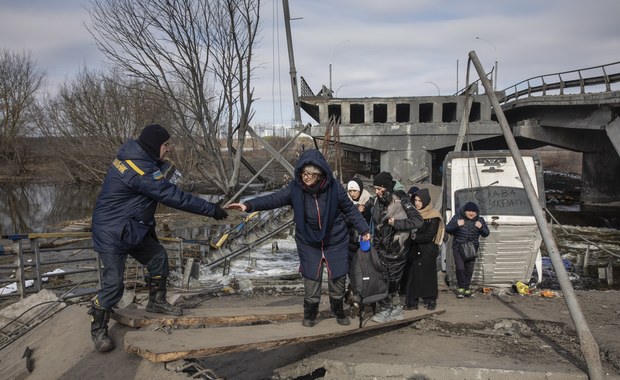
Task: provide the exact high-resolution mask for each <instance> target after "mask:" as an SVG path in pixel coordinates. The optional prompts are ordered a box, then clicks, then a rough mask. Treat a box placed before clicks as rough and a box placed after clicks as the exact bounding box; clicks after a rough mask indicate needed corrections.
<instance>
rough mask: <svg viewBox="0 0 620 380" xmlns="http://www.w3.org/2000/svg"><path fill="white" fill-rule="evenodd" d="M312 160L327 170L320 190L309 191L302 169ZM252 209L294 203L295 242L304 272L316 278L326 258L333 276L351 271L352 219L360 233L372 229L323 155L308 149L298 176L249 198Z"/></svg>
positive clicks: (301, 158) (267, 208) (337, 276)
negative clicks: (262, 194) (265, 192)
mask: <svg viewBox="0 0 620 380" xmlns="http://www.w3.org/2000/svg"><path fill="white" fill-rule="evenodd" d="M307 164H312V165H315V166H318V167H320V168H321V169H322V170H323V173H325V179H324V183H323V184H322V186H321V188H320V190H319V191H318V193H316V194H311V193H310V192H307V191H305V189H304V186H303V182H302V181H301V176H300V174H301V169H302V168H303V167H304V166H305V165H307ZM245 203H246V204H247V205H248V206H249V207H250V210H253V211H259V210H270V209H274V208H278V207H282V206H286V205H291V206H292V208H293V213H294V220H295V242H296V244H297V251H298V254H299V261H300V271H301V274H302V276H304V277H306V278H309V279H312V280H316V279H318V277H319V274H320V271H321V270H322V265H321V263H322V262H323V261H324V262H325V264H326V266H327V270H328V274H329V277H330V278H334V279H335V278H339V277H342V276H344V275H346V274H347V272H348V270H349V265H348V242H349V232H348V229H347V223H346V221H347V220H348V221H350V222H351V223H352V224H353V225H354V226H355V228H356V229H357V231H358V232H359V233H360V234H364V233H366V232H369V231H370V227H368V223H366V221H365V220H364V218H363V217H362V214H361V213H360V212H359V211H358V210H357V207H356V206H355V205H354V204H353V202H351V199H349V196H348V195H347V193H346V191H345V189H344V187H343V186H342V185H341V184H340V183H339V182H338V181H336V179H335V178H334V176H333V174H332V170H331V168H330V167H329V165H328V164H327V162H326V161H325V159H324V158H323V155H322V154H321V153H320V152H319V151H317V150H314V149H311V150H306V151H305V152H304V153H303V154H302V155H301V157H299V160H298V161H297V164H296V165H295V172H294V178H293V179H292V180H291V181H290V182H289V183H288V184H287V185H286V186H285V187H283V188H282V189H280V190H279V191H277V192H275V193H273V194H269V195H266V196H263V197H258V198H254V199H251V200H249V201H246V202H245Z"/></svg>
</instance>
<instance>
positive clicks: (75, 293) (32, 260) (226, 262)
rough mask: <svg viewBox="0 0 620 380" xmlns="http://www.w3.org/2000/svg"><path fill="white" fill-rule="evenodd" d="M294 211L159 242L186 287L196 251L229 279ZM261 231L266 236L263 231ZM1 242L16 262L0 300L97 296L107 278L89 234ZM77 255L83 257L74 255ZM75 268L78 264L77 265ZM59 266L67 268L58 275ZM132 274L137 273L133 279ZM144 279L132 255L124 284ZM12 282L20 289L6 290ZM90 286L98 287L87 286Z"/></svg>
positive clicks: (0, 272) (7, 271) (6, 272)
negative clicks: (51, 293)
mask: <svg viewBox="0 0 620 380" xmlns="http://www.w3.org/2000/svg"><path fill="white" fill-rule="evenodd" d="M289 211H290V208H289V207H283V208H279V209H275V210H268V211H262V212H255V213H251V214H249V215H248V216H247V217H246V218H244V220H243V221H242V222H241V223H239V224H237V225H236V226H228V227H225V226H223V225H222V226H216V227H225V228H224V229H223V230H221V229H220V231H219V233H216V234H213V235H212V236H211V237H210V238H207V239H204V240H197V239H186V238H180V237H165V236H160V237H159V240H160V241H161V242H162V243H164V244H166V249H167V251H168V256H169V257H168V259H169V261H170V268H171V269H178V268H182V269H181V272H182V273H183V284H184V286H187V285H188V284H189V279H190V274H191V273H192V272H193V270H192V269H193V265H194V258H193V257H192V255H195V254H196V247H197V248H198V251H199V252H198V254H199V255H200V257H199V259H200V260H201V262H202V264H203V265H206V267H207V268H210V269H211V268H215V267H218V266H222V267H223V273H224V275H227V274H228V271H229V270H230V265H231V262H232V261H233V260H234V259H235V258H237V257H239V256H241V255H242V254H244V253H247V254H248V260H249V259H251V251H252V249H253V248H255V247H256V246H257V245H259V244H261V243H264V242H266V241H267V240H268V239H269V238H271V237H273V236H274V235H275V234H277V233H279V232H282V231H284V230H285V229H286V228H289V226H290V225H291V224H292V217H291V216H290V212H289ZM259 230H260V231H261V233H258V231H259ZM250 233H251V234H253V235H254V236H252V238H249V236H248V235H249V234H250ZM2 238H3V239H9V240H11V241H12V242H13V243H12V247H11V248H10V249H8V251H9V252H10V253H11V254H12V255H14V256H15V261H14V262H13V263H12V264H4V265H0V299H3V298H8V297H16V296H19V297H21V298H25V297H26V296H27V295H28V294H30V293H37V292H39V291H41V290H42V289H59V288H73V287H75V288H76V289H75V290H74V289H72V290H71V291H70V292H69V293H70V294H68V295H65V296H64V298H73V297H81V296H84V295H89V294H95V293H96V292H97V289H98V288H99V286H100V284H101V278H102V272H101V263H100V261H99V257H98V254H97V253H96V252H95V251H94V250H93V247H92V240H91V233H90V232H57V233H31V234H13V235H4V236H2ZM50 239H53V240H50ZM62 239H70V240H62ZM190 252H192V253H190ZM77 254H80V255H81V256H80V257H75V256H76V255H77ZM4 256H6V255H4ZM188 259H191V260H188ZM75 264H77V266H73V265H75ZM184 264H185V266H186V267H184ZM80 265H81V266H80ZM60 267H63V268H64V269H63V270H62V271H56V272H55V271H53V269H58V268H60ZM67 267H70V268H69V269H67ZM131 274H135V275H134V276H132V278H129V277H130V276H131ZM140 276H141V277H144V267H143V266H142V265H141V264H139V263H138V262H137V261H135V260H133V259H132V258H131V257H128V260H127V263H126V270H125V281H126V282H129V281H137V280H138V277H140ZM56 277H64V281H63V282H62V283H56V284H54V283H53V282H54V281H50V279H53V278H56ZM69 278H70V279H75V278H78V281H71V280H69ZM143 279H144V278H143ZM79 280H81V281H79ZM13 283H15V290H13V289H7V287H6V286H4V285H5V284H11V285H12V284H13ZM85 284H93V286H92V287H90V288H85V287H83V285H85ZM95 284H96V286H95ZM3 286H4V287H3Z"/></svg>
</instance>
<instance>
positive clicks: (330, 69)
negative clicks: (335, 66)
mask: <svg viewBox="0 0 620 380" xmlns="http://www.w3.org/2000/svg"><path fill="white" fill-rule="evenodd" d="M331 91H332V64H331V62H330V63H329V92H331Z"/></svg>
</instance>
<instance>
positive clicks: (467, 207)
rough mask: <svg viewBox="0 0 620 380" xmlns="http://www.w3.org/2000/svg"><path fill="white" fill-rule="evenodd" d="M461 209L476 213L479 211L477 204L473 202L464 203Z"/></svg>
mask: <svg viewBox="0 0 620 380" xmlns="http://www.w3.org/2000/svg"><path fill="white" fill-rule="evenodd" d="M463 211H475V212H476V214H479V213H480V209H479V208H478V205H477V204H475V203H474V202H467V203H465V206H463Z"/></svg>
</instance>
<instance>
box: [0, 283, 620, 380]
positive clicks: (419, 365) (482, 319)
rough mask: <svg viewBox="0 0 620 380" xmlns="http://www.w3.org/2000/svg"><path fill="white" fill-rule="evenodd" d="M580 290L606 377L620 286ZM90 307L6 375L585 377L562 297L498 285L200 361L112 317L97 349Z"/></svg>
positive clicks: (266, 299)
mask: <svg viewBox="0 0 620 380" xmlns="http://www.w3.org/2000/svg"><path fill="white" fill-rule="evenodd" d="M577 295H578V300H579V303H580V306H581V309H582V310H583V314H584V316H585V319H586V321H587V323H588V325H589V329H590V331H591V333H592V335H593V336H594V338H595V340H596V341H597V343H598V346H599V349H600V353H601V361H602V367H603V374H604V377H605V378H610V379H611V378H620V334H619V333H618V331H619V327H620V292H618V291H605V292H601V291H589V292H582V291H580V292H577ZM31 297H34V296H31ZM31 297H29V298H31ZM323 298H324V299H323V301H322V302H324V305H322V309H323V308H327V307H328V306H327V297H323ZM26 300H28V298H27V299H26ZM22 302H23V301H22ZM31 302H35V301H31ZM295 304H298V305H300V309H301V304H302V298H301V296H299V295H293V296H285V295H279V296H278V295H273V294H272V295H265V294H262V295H258V294H255V295H252V296H247V295H246V296H241V295H231V296H222V297H215V298H213V299H210V300H207V301H205V302H204V303H202V304H201V305H200V307H206V308H227V307H240V306H242V307H247V308H248V309H249V310H251V308H252V306H254V305H260V306H275V305H295ZM86 311H87V306H86V304H85V303H83V304H75V305H71V306H69V307H66V308H64V309H62V310H61V311H60V312H58V313H57V314H55V315H54V316H53V317H52V318H50V319H47V320H46V321H45V322H43V323H41V324H40V325H38V326H37V327H35V328H34V329H32V330H31V331H29V332H28V333H27V334H25V335H24V336H23V337H22V338H20V339H18V340H17V341H15V342H13V343H11V344H9V345H8V346H6V347H5V348H3V349H2V350H0V378H3V379H11V378H28V379H82V378H98V379H176V378H187V377H188V376H189V373H183V372H177V371H176V370H178V369H180V368H181V367H182V366H189V367H192V368H193V372H195V371H196V370H206V369H208V370H209V371H205V372H204V373H205V375H203V377H198V378H210V379H213V378H226V379H272V378H273V379H318V378H325V379H371V378H393V379H401V378H402V379H405V378H412V379H413V378H415V379H445V378H455V379H456V378H459V379H470V378H471V379H475V378H488V379H517V378H519V379H530V378H531V379H539V378H540V379H556V378H557V379H572V378H575V379H586V378H587V366H586V363H585V361H584V359H583V355H582V354H581V350H580V346H579V340H578V338H577V335H576V333H575V329H574V328H573V323H572V321H571V317H570V313H569V311H568V309H567V307H566V303H565V300H564V299H563V298H562V297H561V296H558V297H553V298H544V297H541V296H540V295H530V296H520V295H517V294H512V293H503V294H502V293H499V292H495V293H490V294H483V293H477V294H476V295H475V296H474V297H472V298H470V299H460V300H458V299H456V298H455V297H454V295H453V294H452V293H451V292H450V291H449V290H448V289H443V290H442V292H441V294H440V298H439V306H438V309H437V312H438V313H440V314H438V315H435V316H433V317H431V318H426V319H422V320H421V321H418V322H415V323H412V324H409V325H405V326H403V327H400V328H391V329H386V330H381V331H380V332H373V333H363V332H362V333H360V334H356V335H353V336H350V337H345V338H338V339H332V340H326V341H321V342H314V343H303V344H296V345H289V346H283V347H278V348H274V349H269V350H263V351H248V352H242V353H235V354H221V355H215V356H211V357H207V358H202V359H199V360H197V361H196V362H195V363H193V364H192V363H190V362H186V361H179V362H173V363H167V364H162V363H151V362H149V361H147V360H143V359H142V358H141V357H139V356H137V355H134V354H129V353H127V352H125V351H124V350H123V349H122V344H121V342H122V339H123V336H124V334H125V333H126V332H128V331H132V330H133V328H129V327H126V326H122V325H120V324H117V323H114V322H111V324H110V326H111V328H110V333H111V336H112V338H113V340H114V341H115V342H116V344H117V348H115V349H114V350H113V351H112V352H110V353H106V354H100V353H97V352H95V351H94V350H93V348H92V342H91V340H90V336H89V322H90V320H89V317H88V316H87V315H86ZM416 312H417V313H420V314H422V313H428V311H426V310H419V311H416ZM319 323H320V321H319ZM26 348H28V349H29V350H31V355H30V357H31V360H30V361H31V363H32V372H31V373H28V372H27V370H26V369H25V367H26V363H27V361H26V359H25V358H24V357H23V356H24V353H25V352H26Z"/></svg>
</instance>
